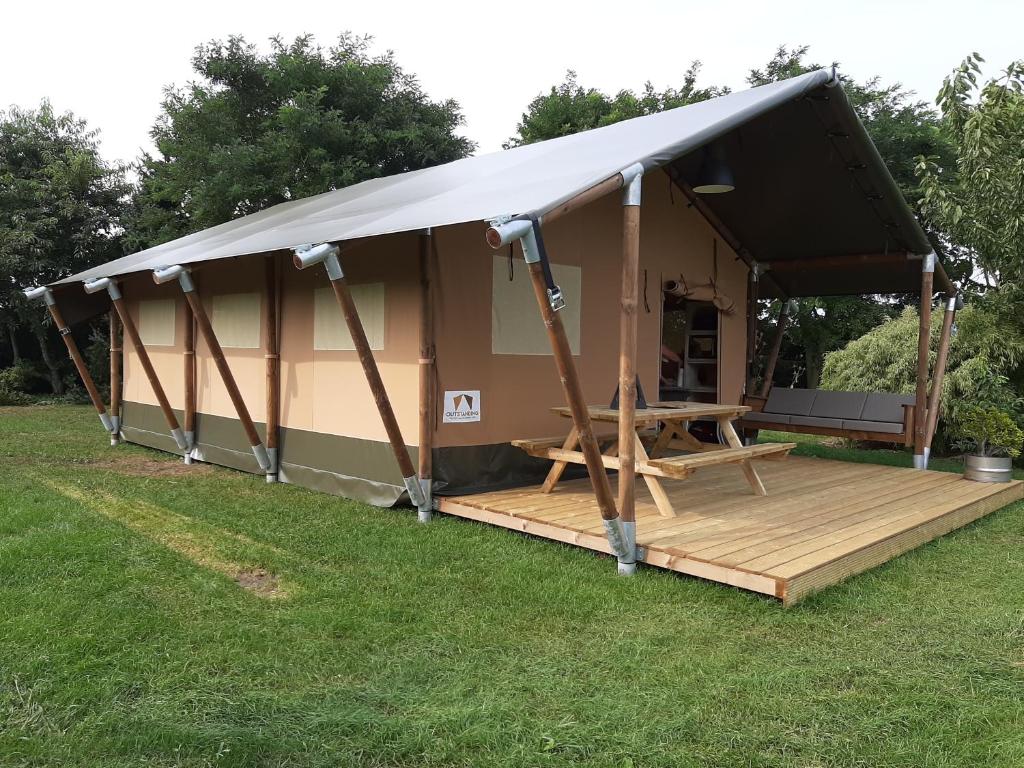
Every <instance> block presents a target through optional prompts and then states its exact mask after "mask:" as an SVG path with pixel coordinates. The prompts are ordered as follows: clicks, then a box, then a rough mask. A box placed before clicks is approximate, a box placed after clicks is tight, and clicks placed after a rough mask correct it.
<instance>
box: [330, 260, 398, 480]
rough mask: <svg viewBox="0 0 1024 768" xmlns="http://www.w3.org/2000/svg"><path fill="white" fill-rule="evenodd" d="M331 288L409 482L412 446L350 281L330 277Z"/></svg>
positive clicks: (392, 447) (390, 439)
mask: <svg viewBox="0 0 1024 768" xmlns="http://www.w3.org/2000/svg"><path fill="white" fill-rule="evenodd" d="M331 287H332V288H333V289H334V296H335V298H336V299H337V300H338V307H340V309H341V314H342V315H343V316H344V317H345V324H346V325H347V326H348V332H349V334H350V335H351V336H352V342H353V343H354V344H355V348H356V354H357V355H358V356H359V362H360V364H361V365H362V367H363V374H364V375H365V376H366V383H367V384H368V385H369V386H370V392H371V394H372V395H373V399H374V402H376V403H377V410H378V412H379V413H380V418H381V421H383V422H384V430H385V431H386V432H387V434H388V440H389V441H390V443H391V449H392V451H393V452H394V454H395V460H396V461H397V462H398V468H399V469H400V470H401V472H402V478H403V479H405V480H406V481H409V480H410V479H411V480H412V481H415V480H416V470H415V469H414V468H413V466H412V458H411V457H410V456H409V449H408V448H406V446H405V439H404V438H403V437H402V430H401V428H400V427H399V426H398V419H397V418H395V411H394V409H393V408H392V407H391V399H390V398H389V397H388V392H387V390H386V389H385V388H384V380H383V379H381V377H380V370H379V369H378V368H377V361H376V360H375V359H374V357H373V352H372V351H371V349H370V342H369V341H368V340H367V338H366V330H365V329H364V328H363V321H362V320H361V319H360V317H359V311H358V310H357V309H356V303H355V301H353V299H352V293H351V291H349V289H348V282H347V281H346V280H345V278H344V277H339V278H338V279H336V280H331Z"/></svg>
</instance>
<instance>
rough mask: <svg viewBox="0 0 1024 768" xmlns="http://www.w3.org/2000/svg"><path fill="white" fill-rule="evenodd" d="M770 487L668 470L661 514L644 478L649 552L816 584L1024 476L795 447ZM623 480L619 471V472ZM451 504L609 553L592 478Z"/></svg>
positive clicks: (641, 529) (695, 565)
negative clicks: (670, 511) (970, 477)
mask: <svg viewBox="0 0 1024 768" xmlns="http://www.w3.org/2000/svg"><path fill="white" fill-rule="evenodd" d="M759 471H760V473H761V475H762V476H763V477H764V480H765V483H766V484H767V486H768V488H769V495H768V496H767V497H759V496H755V495H753V494H751V492H750V486H749V485H748V484H747V481H746V479H745V478H744V477H743V475H742V473H740V472H739V471H737V468H736V467H735V466H729V465H725V466H718V467H707V468H704V469H702V470H701V471H700V472H698V473H696V474H694V475H692V476H691V477H690V478H689V479H687V480H683V481H674V480H667V481H665V482H664V485H665V489H666V491H667V492H668V495H669V498H670V499H671V502H672V504H673V506H674V507H675V509H676V511H677V513H678V514H677V516H676V517H672V518H666V517H662V516H661V515H660V514H659V513H658V510H657V508H656V506H655V505H654V504H653V502H652V499H651V496H650V493H649V491H648V489H647V488H645V487H643V486H642V485H640V486H638V487H637V494H636V499H637V503H636V518H637V542H638V544H640V545H641V546H642V547H644V548H645V550H646V552H645V557H644V562H646V563H647V564H649V565H653V566H656V567H660V568H666V569H670V570H673V571H677V572H679V573H684V574H688V575H692V576H697V577H700V578H705V579H710V580H712V581H717V582H720V583H722V584H728V585H731V586H734V587H740V588H742V589H748V590H752V591H755V592H760V593H763V594H766V595H771V596H774V597H777V598H780V599H781V600H782V601H783V602H784V603H786V604H791V603H793V602H796V601H798V600H800V599H802V598H803V597H806V596H807V595H808V594H811V593H813V592H816V591H818V590H820V589H823V588H825V587H828V586H829V585H831V584H835V583H837V582H839V581H842V580H843V579H845V578H848V577H849V576H851V575H853V574H856V573H860V572H862V571H864V570H867V569H869V568H872V567H874V566H876V565H878V564H880V563H883V562H885V561H886V560H889V559H892V558H893V557H896V556H897V555H899V554H901V553H903V552H906V551H907V550H909V549H913V548H914V547H917V546H920V545H921V544H923V543H925V542H927V541H930V540H931V539H933V538H936V537H937V536H941V535H943V534H944V533H948V532H949V531H951V530H954V529H955V528H958V527H960V526H962V525H966V524H967V523H969V522H971V521H973V520H976V519H977V518H978V517H981V516H984V515H986V514H989V513H990V512H993V511H995V510H996V509H999V508H1000V507H1002V506H1005V505H1006V504H1009V503H1012V502H1014V501H1016V500H1019V499H1020V498H1022V496H1024V483H1021V482H1020V481H1014V482H1013V483H1009V484H1005V485H989V484H984V483H972V482H970V481H967V480H964V479H963V478H961V477H960V476H959V475H955V474H950V473H942V472H921V471H917V470H911V469H904V468H899V467H888V466H879V465H872V464H857V463H852V462H837V461H830V460H826V459H813V458H807V457H790V458H788V459H787V460H786V461H783V462H765V463H763V464H761V465H760V466H759ZM611 479H612V482H613V484H615V478H614V477H612V478H611ZM438 506H439V509H440V511H441V512H447V513H449V514H453V515H457V516H461V517H467V518H470V519H474V520H479V521H481V522H487V523H491V524H494V525H499V526H502V527H505V528H510V529H512V530H516V531H520V532H522V533H528V534H532V535H535V536H539V537H543V538H548V539H552V540H555V541H560V542H564V543H568V544H574V545H577V546H581V547H586V548H588V549H591V550H594V551H596V552H602V553H607V552H608V545H607V542H606V540H605V538H604V527H603V523H602V521H601V517H600V514H599V513H598V508H597V504H596V502H595V499H594V496H593V492H592V490H591V487H590V483H589V481H588V480H586V479H582V480H569V481H563V482H561V483H559V484H558V486H557V487H556V488H555V490H554V492H552V493H547V494H545V493H541V492H540V486H533V487H529V488H516V489H512V490H508V491H496V492H490V493H486V494H478V495H472V496H460V497H448V498H442V499H439V500H438Z"/></svg>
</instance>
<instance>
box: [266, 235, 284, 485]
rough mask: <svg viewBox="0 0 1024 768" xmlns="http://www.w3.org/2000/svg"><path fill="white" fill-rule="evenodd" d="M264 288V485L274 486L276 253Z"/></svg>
mask: <svg viewBox="0 0 1024 768" xmlns="http://www.w3.org/2000/svg"><path fill="white" fill-rule="evenodd" d="M264 277H265V285H264V289H263V304H264V305H265V307H266V309H265V311H264V313H263V357H264V358H265V359H266V365H267V393H266V394H267V460H268V461H269V462H270V467H269V469H267V482H268V483H276V482H277V479H278V478H277V474H278V465H279V456H278V440H279V435H278V433H279V432H280V426H281V349H280V339H279V337H278V329H277V325H278V317H277V313H278V305H279V303H280V298H281V287H280V283H279V275H278V269H277V254H276V253H272V254H270V255H269V256H267V257H266V262H265V275H264Z"/></svg>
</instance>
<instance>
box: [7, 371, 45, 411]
mask: <svg viewBox="0 0 1024 768" xmlns="http://www.w3.org/2000/svg"><path fill="white" fill-rule="evenodd" d="M39 377H40V373H39V370H38V368H37V366H36V365H35V364H34V363H31V362H29V361H27V360H22V361H21V362H20V363H17V364H16V365H12V366H11V367H10V368H2V369H0V405H27V404H28V403H30V402H32V398H31V397H30V396H29V394H28V393H29V391H30V390H31V389H32V384H33V382H34V381H37V380H38V379H39Z"/></svg>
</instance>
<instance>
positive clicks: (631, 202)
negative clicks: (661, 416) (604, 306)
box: [618, 165, 643, 576]
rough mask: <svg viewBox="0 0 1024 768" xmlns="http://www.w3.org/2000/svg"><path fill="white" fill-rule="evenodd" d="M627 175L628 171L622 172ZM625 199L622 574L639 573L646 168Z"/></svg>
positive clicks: (634, 177)
mask: <svg viewBox="0 0 1024 768" xmlns="http://www.w3.org/2000/svg"><path fill="white" fill-rule="evenodd" d="M623 175H624V176H625V175H626V172H624V173H623ZM629 176H630V179H629V182H628V184H627V186H626V188H625V192H624V193H623V197H622V288H621V296H620V300H619V303H620V308H619V311H620V315H619V425H618V426H619V517H620V519H621V520H622V538H623V540H624V541H623V543H624V545H625V552H624V553H623V555H622V556H621V557H620V558H619V573H621V574H623V575H626V576H628V575H631V574H633V573H635V572H636V333H637V316H636V313H637V301H638V291H639V289H638V285H639V279H640V202H641V188H642V185H643V166H641V165H637V166H635V167H634V168H633V169H632V171H630V172H629Z"/></svg>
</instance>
